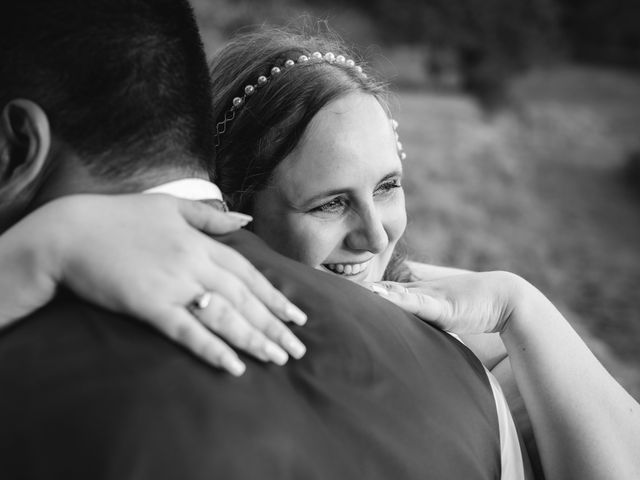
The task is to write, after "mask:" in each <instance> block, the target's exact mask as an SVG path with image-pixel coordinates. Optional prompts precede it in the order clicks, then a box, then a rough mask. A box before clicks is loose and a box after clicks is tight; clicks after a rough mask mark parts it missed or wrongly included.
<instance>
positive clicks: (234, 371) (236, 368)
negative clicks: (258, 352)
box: [226, 357, 247, 377]
mask: <svg viewBox="0 0 640 480" xmlns="http://www.w3.org/2000/svg"><path fill="white" fill-rule="evenodd" d="M226 368H227V370H229V373H231V375H233V376H234V377H239V376H240V375H242V374H243V373H244V371H245V370H246V369H247V367H246V366H245V364H244V363H242V361H241V360H240V359H239V358H233V357H232V358H229V359H227V365H226Z"/></svg>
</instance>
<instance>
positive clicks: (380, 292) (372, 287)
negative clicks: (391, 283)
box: [369, 283, 389, 296]
mask: <svg viewBox="0 0 640 480" xmlns="http://www.w3.org/2000/svg"><path fill="white" fill-rule="evenodd" d="M369 290H371V291H372V292H373V293H377V294H378V295H383V296H387V295H389V292H387V289H386V288H384V287H381V286H380V285H376V284H374V283H372V284H371V285H369Z"/></svg>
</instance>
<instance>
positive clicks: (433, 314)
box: [366, 272, 533, 334]
mask: <svg viewBox="0 0 640 480" xmlns="http://www.w3.org/2000/svg"><path fill="white" fill-rule="evenodd" d="M525 285H528V284H527V282H525V281H524V280H523V279H522V278H520V277H518V276H517V275H514V274H512V273H508V272H486V273H468V274H460V275H455V276H450V277H446V278H439V279H436V280H429V281H419V282H409V283H397V282H378V283H370V284H367V285H366V287H367V288H369V289H370V290H371V291H373V292H375V293H377V294H379V295H381V296H383V297H384V298H386V299H388V300H390V301H391V302H393V303H395V304H397V305H399V306H400V307H402V308H403V309H405V310H407V311H409V312H411V313H413V314H415V315H417V316H418V317H420V318H422V319H423V320H425V321H427V322H429V323H431V324H433V325H435V326H437V327H439V328H441V329H442V330H446V331H448V332H452V333H457V334H465V333H466V334H476V333H494V332H502V331H504V329H505V327H506V325H507V323H508V321H509V318H510V315H511V312H512V311H513V308H514V305H515V304H514V300H515V299H516V298H517V297H519V296H520V295H521V292H523V291H525V290H526V288H523V287H524V286H525ZM532 288H533V287H532Z"/></svg>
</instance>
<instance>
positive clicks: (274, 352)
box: [264, 343, 289, 365]
mask: <svg viewBox="0 0 640 480" xmlns="http://www.w3.org/2000/svg"><path fill="white" fill-rule="evenodd" d="M264 353H266V354H267V357H268V358H269V360H271V361H272V362H273V363H275V364H276V365H284V364H285V363H287V360H289V355H287V352H285V351H284V350H282V349H281V348H280V347H278V346H277V345H274V344H273V343H267V344H266V345H265V346H264Z"/></svg>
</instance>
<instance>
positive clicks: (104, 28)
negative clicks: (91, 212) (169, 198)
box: [0, 0, 214, 231]
mask: <svg viewBox="0 0 640 480" xmlns="http://www.w3.org/2000/svg"><path fill="white" fill-rule="evenodd" d="M0 114H1V116H0V231H2V230H3V229H4V228H6V227H7V226H8V225H9V224H10V222H11V221H14V220H15V219H17V218H19V217H20V216H21V215H22V214H24V212H25V211H27V210H28V209H29V208H32V207H33V206H34V205H37V204H39V203H42V202H43V201H46V200H47V199H50V198H53V197H56V196H60V195H65V194H70V193H77V192H92V191H93V192H96V191H105V192H119V191H123V192H124V191H135V190H139V189H140V188H143V187H145V186H147V185H148V184H150V183H156V182H157V181H158V180H161V179H164V178H167V176H171V175H173V176H174V177H175V176H184V175H188V174H191V175H198V176H203V175H204V172H206V162H207V161H208V160H209V159H210V158H212V157H213V143H212V142H213V138H212V135H211V132H213V130H214V129H213V128H212V115H211V85H210V79H209V75H208V68H207V64H206V59H205V55H204V51H203V48H202V43H201V39H200V35H199V33H198V29H197V25H196V22H195V20H194V17H193V12H192V10H191V7H190V6H189V4H188V2H187V0H82V1H80V0H77V1H73V0H20V1H13V2H5V5H3V6H2V7H1V9H0Z"/></svg>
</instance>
